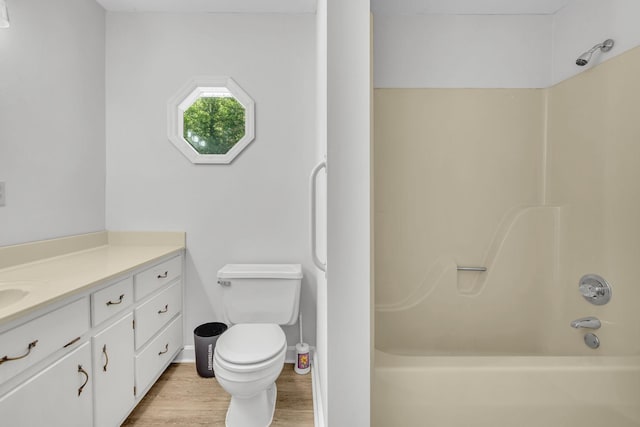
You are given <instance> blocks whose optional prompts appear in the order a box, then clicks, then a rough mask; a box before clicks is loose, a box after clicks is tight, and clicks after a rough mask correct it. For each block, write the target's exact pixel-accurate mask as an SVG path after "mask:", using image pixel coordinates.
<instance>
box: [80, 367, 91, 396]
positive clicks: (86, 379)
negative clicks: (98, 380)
mask: <svg viewBox="0 0 640 427" xmlns="http://www.w3.org/2000/svg"><path fill="white" fill-rule="evenodd" d="M78 372H79V373H81V374H82V375H84V376H85V377H86V378H85V379H84V383H82V385H81V386H80V388H79V389H78V396H80V395H81V394H82V390H83V389H84V386H86V385H87V383H88V382H89V374H87V371H85V370H84V369H82V365H78Z"/></svg>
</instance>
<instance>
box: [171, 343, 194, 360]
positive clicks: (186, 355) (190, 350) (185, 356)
mask: <svg viewBox="0 0 640 427" xmlns="http://www.w3.org/2000/svg"><path fill="white" fill-rule="evenodd" d="M173 363H196V348H195V346H193V345H185V346H184V348H183V349H182V351H181V352H180V353H178V355H177V356H176V358H175V359H173Z"/></svg>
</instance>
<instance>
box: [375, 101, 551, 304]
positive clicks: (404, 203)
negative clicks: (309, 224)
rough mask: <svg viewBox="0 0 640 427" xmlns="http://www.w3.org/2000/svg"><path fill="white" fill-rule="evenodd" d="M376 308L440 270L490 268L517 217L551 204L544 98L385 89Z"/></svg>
mask: <svg viewBox="0 0 640 427" xmlns="http://www.w3.org/2000/svg"><path fill="white" fill-rule="evenodd" d="M374 109H375V111H374V115H375V117H374V126H375V141H374V148H375V159H374V162H375V163H374V173H375V176H374V181H375V182H374V186H375V189H376V195H375V196H376V197H375V207H374V209H375V221H376V224H375V235H376V248H375V261H376V270H375V275H376V303H377V304H394V303H398V302H400V301H402V300H403V299H405V298H407V297H408V295H410V294H411V293H412V291H414V289H415V288H416V287H418V286H419V284H420V283H421V281H422V280H423V278H424V277H425V275H426V274H427V272H428V271H429V270H430V268H432V265H433V264H434V263H435V262H436V260H438V259H441V258H445V259H446V258H449V259H455V260H457V261H458V262H461V263H462V262H464V263H465V264H469V265H478V264H480V263H481V262H482V261H483V256H484V255H485V254H486V252H487V250H488V247H489V245H490V243H491V241H492V238H493V236H494V234H495V232H496V229H497V228H498V226H499V224H500V221H501V220H502V219H503V217H504V216H505V214H506V213H507V212H509V211H510V210H511V209H513V208H514V207H517V206H522V205H536V204H540V203H541V197H542V196H541V193H542V190H541V189H542V184H541V183H542V164H543V162H542V153H543V140H544V131H543V129H544V126H543V124H544V120H543V116H544V91H542V90H536V89H377V90H375V99H374Z"/></svg>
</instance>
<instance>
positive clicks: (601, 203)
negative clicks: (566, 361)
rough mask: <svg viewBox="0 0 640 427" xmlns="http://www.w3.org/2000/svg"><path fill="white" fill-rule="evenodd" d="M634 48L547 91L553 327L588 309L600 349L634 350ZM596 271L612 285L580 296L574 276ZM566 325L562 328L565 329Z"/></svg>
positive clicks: (637, 55)
mask: <svg viewBox="0 0 640 427" xmlns="http://www.w3.org/2000/svg"><path fill="white" fill-rule="evenodd" d="M638 76H640V48H636V49H633V50H631V51H628V52H627V53H625V54H623V55H620V56H618V57H616V58H614V59H612V60H610V61H607V62H606V63H604V64H602V65H600V66H598V67H596V68H593V69H592V70H589V71H587V72H585V73H582V74H580V75H578V76H576V77H574V78H572V79H569V80H566V81H564V82H562V83H560V84H558V85H556V86H554V87H553V88H551V89H550V91H549V135H548V141H549V148H548V149H549V159H548V178H547V181H548V183H549V186H548V202H549V203H552V204H559V205H562V206H563V216H562V220H561V221H562V224H563V226H562V229H563V234H562V239H561V252H560V265H561V276H560V283H561V289H562V292H561V294H560V295H558V296H557V298H558V299H560V300H561V301H562V304H563V307H564V310H563V311H564V312H563V313H562V314H561V316H562V320H561V323H562V324H563V325H562V326H561V329H559V331H557V333H558V337H557V345H558V346H563V345H565V344H566V342H567V340H568V339H573V340H575V339H578V340H581V335H582V334H580V333H576V332H575V331H571V330H570V328H566V327H565V326H564V324H566V323H567V322H570V321H571V320H572V319H574V318H576V317H582V316H586V315H595V316H597V317H599V318H600V319H601V320H602V321H603V323H604V325H603V327H602V328H601V329H600V330H598V331H597V332H596V333H597V334H598V336H599V337H600V339H601V343H602V345H601V347H600V349H599V350H598V351H599V352H600V353H604V354H609V353H610V354H640V322H639V321H638V320H637V316H638V313H639V312H640V310H639V309H638V304H639V301H640V286H638V280H637V272H636V270H637V265H638V260H640V102H639V101H638V100H639V99H640V79H639V78H638ZM587 273H597V274H600V275H602V276H603V277H604V278H605V279H607V280H608V281H609V282H610V283H611V285H612V287H613V298H612V299H611V301H610V303H609V304H607V305H605V306H593V305H591V304H588V303H587V302H586V301H584V300H583V299H582V297H581V296H580V294H579V292H578V280H579V279H580V277H581V276H582V275H583V274H587ZM567 329H569V330H567Z"/></svg>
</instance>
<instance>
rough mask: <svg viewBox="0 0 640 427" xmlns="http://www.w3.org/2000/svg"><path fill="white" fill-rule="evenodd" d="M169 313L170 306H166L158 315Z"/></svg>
mask: <svg viewBox="0 0 640 427" xmlns="http://www.w3.org/2000/svg"><path fill="white" fill-rule="evenodd" d="M167 311H169V304H165V306H164V308H163V309H162V310H158V314H162V313H166V312H167Z"/></svg>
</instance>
